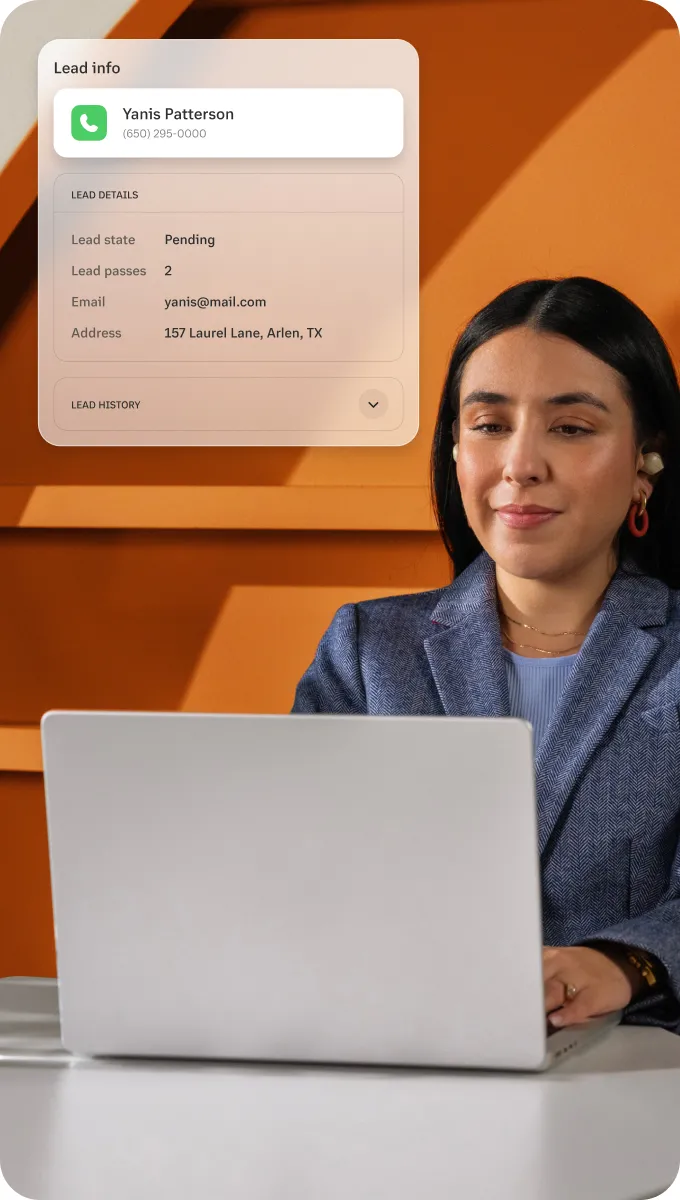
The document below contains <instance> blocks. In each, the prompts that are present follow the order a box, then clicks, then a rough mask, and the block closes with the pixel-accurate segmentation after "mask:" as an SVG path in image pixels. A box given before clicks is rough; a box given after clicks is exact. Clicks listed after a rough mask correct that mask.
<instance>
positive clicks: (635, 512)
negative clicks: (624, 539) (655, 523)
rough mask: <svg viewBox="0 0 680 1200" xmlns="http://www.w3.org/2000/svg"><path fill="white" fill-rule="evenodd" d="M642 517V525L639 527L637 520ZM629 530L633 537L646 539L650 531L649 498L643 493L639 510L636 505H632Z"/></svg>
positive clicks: (629, 513) (629, 512)
mask: <svg viewBox="0 0 680 1200" xmlns="http://www.w3.org/2000/svg"><path fill="white" fill-rule="evenodd" d="M637 517H640V518H641V520H642V525H641V526H640V527H638V524H637V520H636V518H637ZM628 528H629V529H630V532H631V533H632V535H633V537H638V538H641V537H644V536H645V534H646V532H647V530H648V529H649V513H648V512H647V497H646V496H645V493H644V492H643V493H642V498H641V500H640V505H639V508H637V506H636V505H635V504H631V506H630V508H629V510H628Z"/></svg>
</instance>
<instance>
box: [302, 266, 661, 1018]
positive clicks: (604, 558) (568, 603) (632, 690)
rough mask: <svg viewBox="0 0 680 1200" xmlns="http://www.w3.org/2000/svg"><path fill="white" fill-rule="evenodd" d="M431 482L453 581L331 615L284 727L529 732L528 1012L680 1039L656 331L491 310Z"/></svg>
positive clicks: (596, 298)
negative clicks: (537, 908) (541, 980)
mask: <svg viewBox="0 0 680 1200" xmlns="http://www.w3.org/2000/svg"><path fill="white" fill-rule="evenodd" d="M433 481H434V496H435V503H436V510H437V515H438V521H439V528H440V531H441V534H442V537H443V539H444V543H445V545H446V547H447V550H448V552H449V554H450V556H451V558H452V560H454V562H455V568H456V576H455V579H454V582H453V583H452V584H450V585H449V586H448V587H445V588H442V589H440V590H438V591H435V592H426V593H420V594H418V595H409V596H396V597H393V598H390V599H381V600H372V601H367V602H363V603H359V604H347V605H345V606H343V607H342V608H341V609H340V610H339V611H338V613H337V614H336V616H335V618H334V620H333V622H332V624H331V626H330V628H329V629H328V631H327V632H326V634H325V635H324V637H323V639H322V641H321V643H320V645H319V648H318V651H317V654H316V657H315V659H314V662H313V663H312V665H311V667H310V668H309V670H308V671H307V672H306V674H305V675H304V676H303V678H302V680H301V681H300V683H299V685H298V689H297V693H296V697H295V705H294V709H293V711H294V712H298V713H303V712H328V713H376V714H377V713H383V714H406V713H412V714H446V715H449V716H519V717H522V718H524V719H526V720H529V721H530V722H531V724H532V726H533V730H534V742H535V749H536V788H537V796H538V824H539V843H540V851H541V865H542V879H543V920H544V940H545V943H546V948H545V949H544V976H545V999H546V1011H547V1012H548V1013H550V1014H551V1021H552V1023H553V1024H554V1025H564V1026H566V1025H570V1024H575V1023H577V1022H580V1021H583V1020H586V1019H587V1018H589V1017H591V1016H595V1015H599V1014H603V1013H607V1012H612V1011H616V1010H618V1009H625V1010H626V1012H625V1019H626V1020H627V1021H629V1022H636V1023H639V1024H642V1023H644V1024H654V1025H659V1026H662V1027H665V1028H667V1029H670V1030H673V1031H675V1032H676V1033H680V718H679V715H678V711H679V710H678V706H679V704H680V592H679V591H677V590H676V589H678V588H680V391H679V389H678V381H677V378H676V375H675V372H674V369H673V365H672V363H671V360H670V357H669V354H668V351H667V349H666V347H665V345H664V342H663V340H662V338H661V337H660V335H659V333H658V332H657V330H656V329H655V327H654V326H653V325H652V323H651V322H650V321H649V320H648V319H647V317H646V316H645V315H644V313H642V312H641V311H640V309H639V308H637V307H636V305H634V304H633V303H632V302H631V301H630V300H628V299H626V297H625V296H623V295H622V294H621V293H620V292H617V291H615V290H614V289H612V288H610V287H608V286H606V285H605V284H603V283H599V282H597V281H596V280H593V279H586V278H572V279H562V280H533V281H530V282H527V283H521V284H518V285H517V286H515V287H511V288H509V289H508V290H507V291H505V292H503V293H502V294H501V295H500V296H498V297H497V298H496V299H495V300H493V301H492V302H491V303H490V304H489V305H487V307H486V308H484V309H482V310H481V312H479V313H477V315H476V316H475V317H474V318H473V319H472V321H471V322H470V323H469V325H468V326H467V328H466V329H465V330H464V332H463V334H462V335H461V337H460V338H459V340H458V342H457V344H456V346H455V349H454V351H453V355H452V358H451V363H450V367H449V371H448V376H447V380H446V385H445V388H444V394H443V398H442V402H441V407H440V411H439V416H438V420H437V426H436V431H435V438H434V447H433ZM453 769H454V770H455V764H453ZM499 1002H502V997H501V996H499Z"/></svg>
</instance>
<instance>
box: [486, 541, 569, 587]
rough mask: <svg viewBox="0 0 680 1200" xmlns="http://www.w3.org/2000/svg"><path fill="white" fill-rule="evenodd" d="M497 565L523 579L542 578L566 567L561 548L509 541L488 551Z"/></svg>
mask: <svg viewBox="0 0 680 1200" xmlns="http://www.w3.org/2000/svg"><path fill="white" fill-rule="evenodd" d="M488 553H489V555H490V556H491V558H493V560H494V562H495V563H496V566H497V567H500V568H501V570H503V571H507V573H508V574H509V575H517V576H518V577H519V578H521V579H540V578H542V577H543V576H545V575H552V574H554V573H556V572H557V573H558V574H559V572H560V570H561V569H563V567H564V557H565V556H564V555H563V554H560V552H559V548H558V547H557V546H555V545H554V544H553V545H552V546H548V545H546V546H528V545H526V544H525V545H521V544H518V543H514V544H511V545H508V544H507V543H506V544H504V545H501V546H496V547H494V548H493V549H491V550H489V551H488Z"/></svg>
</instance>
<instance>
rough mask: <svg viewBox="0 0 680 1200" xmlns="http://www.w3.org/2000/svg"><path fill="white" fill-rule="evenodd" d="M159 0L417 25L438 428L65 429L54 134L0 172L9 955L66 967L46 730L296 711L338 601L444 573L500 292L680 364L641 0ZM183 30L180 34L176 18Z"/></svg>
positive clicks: (153, 22)
mask: <svg viewBox="0 0 680 1200" xmlns="http://www.w3.org/2000/svg"><path fill="white" fill-rule="evenodd" d="M182 7H183V6H182V5H181V4H180V3H178V2H177V0H168V2H167V3H164V2H162V0H139V2H138V3H137V4H136V5H134V7H133V8H132V9H131V10H130V12H129V13H128V14H127V16H126V17H125V18H124V19H123V21H122V22H121V23H120V25H119V26H118V28H117V30H115V31H113V32H112V35H113V36H123V37H160V36H164V35H166V31H167V36H174V37H180V36H181V37H201V36H213V37H214V36H228V37H245V38H257V37H268V38H276V37H282V38H286V37H301V38H313V37H336V36H340V37H368V38H371V37H400V38H406V39H407V40H409V41H410V42H412V43H413V45H414V46H415V47H416V48H417V50H418V52H419V54H420V65H421V105H422V107H421V180H422V188H421V193H422V213H421V255H422V273H421V319H422V340H421V351H422V368H421V389H422V390H421V432H420V434H419V436H418V438H417V439H416V440H415V442H413V443H412V444H411V445H410V446H408V447H406V448H403V449H395V450H328V449H300V450H295V449H294V450H290V449H281V450H277V449H264V450H254V449H242V450H219V449H202V450H201V449H199V450H195V449H186V450H183V449H177V450H175V449H172V450H170V449H158V450H141V449H140V450H124V449H111V450H108V449H101V450H99V449H97V450H80V449H58V448H55V447H53V446H50V445H48V444H47V443H44V442H42V441H41V439H40V436H39V434H38V430H37V421H36V408H37V401H36V368H35V362H36V294H35V270H36V246H35V204H34V201H35V190H36V181H35V137H34V135H30V136H29V138H28V139H27V141H26V142H25V143H24V145H23V146H22V147H20V149H19V150H18V152H17V154H16V155H15V157H14V159H13V160H12V162H10V163H9V164H8V166H7V167H6V169H5V171H4V172H3V174H2V176H0V244H1V245H2V249H1V250H0V279H1V280H2V292H1V294H0V395H1V396H2V413H3V437H2V438H1V439H0V571H1V577H2V581H3V585H2V588H0V976H2V975H8V974H53V973H54V971H55V962H54V945H53V935H52V923H51V911H50V895H49V869H48V860H47V842H46V831H45V816H44V795H43V789H42V778H41V775H40V750H39V739H38V734H37V724H38V722H39V720H40V716H41V714H42V713H43V712H44V711H45V710H46V709H49V708H55V707H84V708H97V707H100V708H136V709H184V710H193V711H202V710H203V711H210V710H221V711H257V712H267V711H269V712H282V711H286V710H287V709H288V708H289V706H290V703H291V701H292V697H293V692H294V687H295V683H296V680H297V678H298V677H299V675H300V674H301V673H302V671H303V670H304V669H305V667H306V666H307V664H308V662H309V660H310V659H311V657H312V655H313V652H314V648H315V646H316V643H317V641H318V639H319V637H320V635H321V633H322V632H323V629H324V628H325V626H326V625H327V624H328V621H329V620H330V618H331V616H332V614H333V612H334V611H335V609H336V608H337V607H338V606H339V605H340V604H342V603H343V602H345V601H346V600H356V599H361V598H364V597H370V596H376V595H386V594H390V593H393V592H403V591H409V590H421V589H425V588H433V587H437V586H439V585H440V584H442V583H445V582H447V581H448V579H449V578H450V569H449V565H448V562H447V560H446V557H445V555H444V553H443V551H442V550H441V549H440V546H439V543H438V539H437V536H436V534H435V533H434V527H433V522H432V518H431V514H430V512H429V509H428V491H427V486H428V485H427V461H428V455H429V443H430V438H431V432H432V426H433V421H434V414H435V410H436V406H437V402H438V396H439V389H440V386H441V381H442V378H443V374H444V370H445V366H446V360H447V356H448V354H449V352H450V348H451V345H452V343H453V341H454V339H455V337H456V334H457V332H458V331H459V330H460V328H461V327H462V325H463V324H464V323H465V321H466V319H467V318H468V317H469V316H470V315H471V313H472V312H473V311H474V310H475V309H476V308H478V307H479V306H480V305H481V304H483V303H485V302H486V301H487V300H488V299H490V298H491V296H493V295H494V294H495V293H496V292H498V291H499V290H500V289H501V288H503V287H505V286H507V285H508V284H510V283H512V282H515V281H517V280H519V279H523V278H528V277H530V276H535V275H541V276H544V275H551V276H552V275H564V274H574V273H586V274H591V275H595V276H597V277H600V278H602V279H604V280H605V281H607V282H609V283H611V284H613V285H614V286H617V287H620V288H621V289H622V290H624V291H626V292H628V293H629V294H630V295H631V296H632V298H633V299H635V300H636V301H637V302H638V303H639V304H641V305H642V307H643V308H645V309H646V311H647V312H648V313H649V315H650V316H651V318H652V319H653V320H654V321H655V322H656V323H657V324H658V326H659V327H660V329H661V330H662V332H663V333H664V334H665V336H666V337H667V339H668V341H669V343H670V345H671V348H672V349H673V350H674V351H675V352H676V357H680V353H679V352H680V301H679V299H678V288H677V280H678V278H680V240H679V239H678V238H677V213H678V211H680V156H678V154H677V149H676V148H677V145H678V144H679V139H680V70H679V69H678V68H679V66H680V39H679V38H678V34H677V30H676V28H675V26H674V24H673V22H672V19H671V17H670V16H669V14H668V13H666V12H665V11H664V10H663V9H661V8H660V7H658V6H657V5H655V4H650V3H646V2H645V0H634V2H632V0H631V2H628V0H529V2H526V3H525V2H521V0H497V2H493V0H468V2H466V3H455V2H446V0H440V2H438V3H434V2H430V0H416V2H412V3H399V2H396V0H394V2H389V3H385V2H381V3H363V2H362V0H347V2H346V3H332V4H325V3H298V4H290V3H287V0H278V3H274V2H269V3H258V0H253V2H251V3H245V2H244V0H241V3H240V4H239V5H238V10H236V9H234V8H233V7H231V8H226V7H224V6H222V7H220V6H214V5H211V4H209V3H206V2H204V0H200V2H199V0H197V2H196V3H195V4H194V5H193V6H192V7H191V8H190V9H188V10H187V11H186V12H185V13H182ZM173 21H174V22H176V24H175V25H174V26H173V27H172V28H170V25H171V22H173Z"/></svg>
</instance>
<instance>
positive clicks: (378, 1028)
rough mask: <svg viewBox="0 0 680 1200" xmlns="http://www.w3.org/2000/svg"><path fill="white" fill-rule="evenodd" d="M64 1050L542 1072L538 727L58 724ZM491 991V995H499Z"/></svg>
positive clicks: (55, 763) (146, 716)
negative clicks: (535, 729) (536, 775)
mask: <svg viewBox="0 0 680 1200" xmlns="http://www.w3.org/2000/svg"><path fill="white" fill-rule="evenodd" d="M42 739H43V753H44V763H45V781H46V792H47V816H48V829H49V844H50V860H51V870H52V889H53V901H54V914H55V928H56V943H57V958H58V974H59V1000H60V1013H61V1028H62V1038H63V1042H64V1045H65V1047H66V1048H67V1049H69V1050H70V1051H72V1052H73V1053H75V1054H78V1055H86V1056H95V1055H107V1056H110V1055H115V1056H118V1055H125V1056H129V1055H132V1056H162V1057H180V1058H214V1059H237V1060H244V1059H258V1060H268V1061H293V1062H310V1061H313V1062H324V1063H357V1064H391V1065H403V1066H426V1067H470V1068H494V1069H507V1070H515V1069H524V1070H541V1069H543V1068H544V1067H546V1066H549V1065H550V1064H551V1063H552V1062H554V1061H556V1059H557V1058H561V1057H562V1056H564V1055H565V1054H567V1053H569V1052H570V1051H571V1050H573V1049H575V1048H576V1047H577V1046H579V1045H582V1044H583V1042H584V1041H585V1040H586V1039H590V1038H591V1037H595V1036H596V1035H597V1034H600V1033H602V1032H603V1030H605V1029H606V1028H608V1027H609V1026H610V1025H611V1024H612V1023H613V1021H615V1020H617V1019H618V1018H610V1019H606V1020H604V1021H595V1022H592V1023H589V1024H587V1025H584V1026H581V1027H579V1028H578V1029H570V1030H561V1031H559V1032H557V1031H555V1032H554V1033H553V1034H552V1035H551V1036H549V1037H548V1031H547V1028H546V1019H545V1014H544V1003H543V983H542V955H541V942H542V938H541V909H540V881H539V862H538V852H537V830H536V815H535V810H536V801H535V789H534V766H533V745H532V730H531V726H530V725H529V724H527V723H526V722H524V721H520V720H515V719H510V718H476V717H462V718H458V717H456V718H447V717H354V716H321V715H315V716H237V715H224V716H223V715H208V714H200V715H199V714H196V715H194V714H163V713H161V714H155V713H106V712H51V713H48V714H46V716H45V717H44V718H43V722H42ZM499 988H500V992H499Z"/></svg>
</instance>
